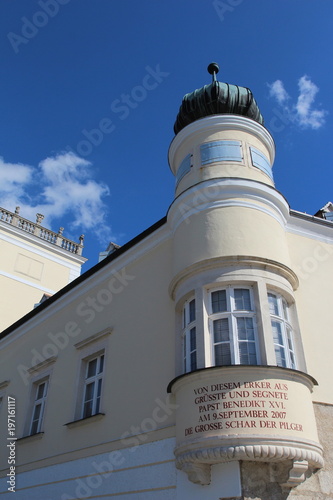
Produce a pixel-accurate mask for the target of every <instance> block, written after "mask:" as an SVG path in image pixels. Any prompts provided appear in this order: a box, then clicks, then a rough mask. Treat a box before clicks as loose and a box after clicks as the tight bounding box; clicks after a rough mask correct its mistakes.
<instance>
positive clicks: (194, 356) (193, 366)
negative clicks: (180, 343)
mask: <svg viewBox="0 0 333 500" xmlns="http://www.w3.org/2000/svg"><path fill="white" fill-rule="evenodd" d="M196 369H197V352H196V351H194V352H192V353H191V371H193V370H196Z"/></svg>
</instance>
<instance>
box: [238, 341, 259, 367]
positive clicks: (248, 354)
mask: <svg viewBox="0 0 333 500" xmlns="http://www.w3.org/2000/svg"><path fill="white" fill-rule="evenodd" d="M239 362H240V364H241V365H256V364H257V354H256V347H255V343H254V342H239Z"/></svg>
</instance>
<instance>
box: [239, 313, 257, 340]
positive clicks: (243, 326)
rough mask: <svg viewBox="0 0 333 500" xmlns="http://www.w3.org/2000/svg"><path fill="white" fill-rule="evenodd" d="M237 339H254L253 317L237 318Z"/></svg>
mask: <svg viewBox="0 0 333 500" xmlns="http://www.w3.org/2000/svg"><path fill="white" fill-rule="evenodd" d="M237 332H238V339H239V340H254V327H253V318H237Z"/></svg>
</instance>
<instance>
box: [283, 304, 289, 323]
mask: <svg viewBox="0 0 333 500" xmlns="http://www.w3.org/2000/svg"><path fill="white" fill-rule="evenodd" d="M282 308H283V317H284V319H286V320H288V304H287V302H286V301H285V300H284V299H282Z"/></svg>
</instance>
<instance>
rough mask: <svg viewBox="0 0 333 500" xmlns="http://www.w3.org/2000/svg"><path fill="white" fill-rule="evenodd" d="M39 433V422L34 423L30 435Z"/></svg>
mask: <svg viewBox="0 0 333 500" xmlns="http://www.w3.org/2000/svg"><path fill="white" fill-rule="evenodd" d="M37 431H38V420H36V421H33V422H32V425H31V430H30V434H37Z"/></svg>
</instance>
